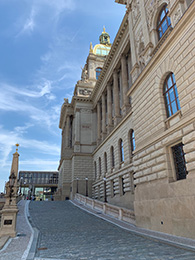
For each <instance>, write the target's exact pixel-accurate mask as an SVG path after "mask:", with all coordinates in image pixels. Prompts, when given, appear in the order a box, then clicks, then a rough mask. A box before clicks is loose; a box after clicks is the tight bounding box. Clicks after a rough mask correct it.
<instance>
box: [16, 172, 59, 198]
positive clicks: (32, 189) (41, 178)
mask: <svg viewBox="0 0 195 260" xmlns="http://www.w3.org/2000/svg"><path fill="white" fill-rule="evenodd" d="M19 184H20V189H19V193H20V194H22V195H23V196H24V197H25V198H28V199H31V198H32V197H33V198H35V199H36V200H50V199H51V198H52V196H53V194H54V193H55V191H56V189H57V186H58V172H57V171H55V172H48V171H20V172H19Z"/></svg>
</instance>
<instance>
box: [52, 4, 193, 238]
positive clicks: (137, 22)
mask: <svg viewBox="0 0 195 260" xmlns="http://www.w3.org/2000/svg"><path fill="white" fill-rule="evenodd" d="M115 2H117V3H119V4H123V5H126V13H125V15H124V18H123V21H122V23H121V25H120V28H119V31H118V33H117V35H116V37H115V39H114V42H113V43H112V45H111V44H110V37H109V34H108V33H106V31H105V28H104V30H103V32H102V34H101V35H100V37H99V42H100V43H99V44H97V45H95V46H94V47H93V46H92V44H90V50H89V55H88V57H87V60H86V64H85V66H84V68H83V70H82V75H81V79H80V80H79V81H78V82H77V84H76V86H75V90H74V95H73V97H72V100H71V102H69V101H68V100H67V99H65V100H64V104H63V105H62V109H61V115H60V124H59V127H60V128H61V129H62V146H61V160H60V165H59V183H58V192H57V195H56V198H57V197H58V198H59V199H66V198H71V199H72V198H74V195H75V194H76V193H80V194H83V195H86V196H90V197H92V198H94V199H98V200H102V201H107V202H108V203H110V204H114V205H118V206H121V207H125V208H128V209H131V210H134V212H135V217H136V224H137V225H138V226H140V227H144V228H149V229H154V230H157V231H161V232H166V233H171V234H174V235H178V236H186V237H191V238H195V200H194V198H195V77H194V73H195V63H194V60H195V57H194V56H195V30H194V28H195V17H194V10H195V2H194V1H191V0H171V1H170V0H144V1H139V0H116V1H115ZM89 40H90V39H89Z"/></svg>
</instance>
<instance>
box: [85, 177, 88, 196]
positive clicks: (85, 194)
mask: <svg viewBox="0 0 195 260" xmlns="http://www.w3.org/2000/svg"><path fill="white" fill-rule="evenodd" d="M85 180H86V193H85V195H86V197H88V178H87V177H86V178H85Z"/></svg>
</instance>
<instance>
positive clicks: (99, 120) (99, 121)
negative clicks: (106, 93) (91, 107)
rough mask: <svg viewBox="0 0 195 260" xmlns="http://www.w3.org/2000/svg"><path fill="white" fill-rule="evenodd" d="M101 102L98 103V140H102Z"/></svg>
mask: <svg viewBox="0 0 195 260" xmlns="http://www.w3.org/2000/svg"><path fill="white" fill-rule="evenodd" d="M100 109H101V108H100V102H98V103H97V138H98V142H100V140H101V115H100V113H101V111H100Z"/></svg>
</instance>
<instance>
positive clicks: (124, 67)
mask: <svg viewBox="0 0 195 260" xmlns="http://www.w3.org/2000/svg"><path fill="white" fill-rule="evenodd" d="M121 74H122V88H123V107H122V111H123V115H125V114H126V113H127V111H128V108H129V98H128V96H127V92H128V89H129V88H128V77H127V61H126V55H124V54H123V55H122V57H121Z"/></svg>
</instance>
